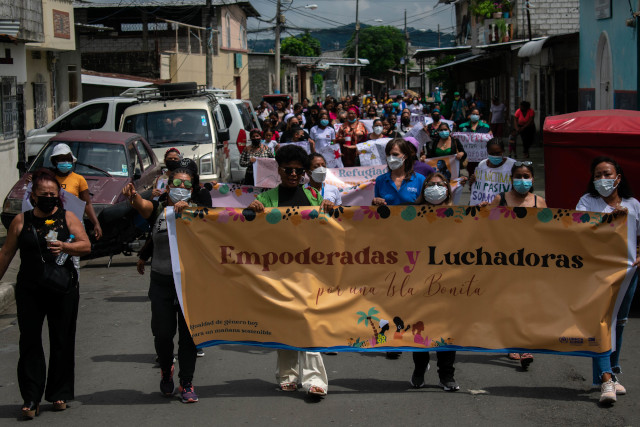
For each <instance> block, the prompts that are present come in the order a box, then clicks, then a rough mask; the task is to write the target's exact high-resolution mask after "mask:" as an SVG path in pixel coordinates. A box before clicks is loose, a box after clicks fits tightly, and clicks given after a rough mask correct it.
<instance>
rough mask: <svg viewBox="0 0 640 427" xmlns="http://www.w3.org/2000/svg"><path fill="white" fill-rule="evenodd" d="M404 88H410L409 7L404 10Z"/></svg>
mask: <svg viewBox="0 0 640 427" xmlns="http://www.w3.org/2000/svg"><path fill="white" fill-rule="evenodd" d="M404 39H405V40H404V88H405V89H409V80H408V78H407V76H408V67H409V33H408V32H407V9H405V10H404Z"/></svg>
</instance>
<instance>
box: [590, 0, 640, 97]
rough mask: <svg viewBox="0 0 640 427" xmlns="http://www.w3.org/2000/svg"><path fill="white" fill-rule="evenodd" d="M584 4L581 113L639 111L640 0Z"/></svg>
mask: <svg viewBox="0 0 640 427" xmlns="http://www.w3.org/2000/svg"><path fill="white" fill-rule="evenodd" d="M631 5H632V7H633V8H634V10H635V13H632V12H631V11H630V10H629V3H628V2H619V1H597V0H581V1H580V30H581V31H580V98H579V107H580V110H607V109H612V108H616V109H625V110H637V109H638V106H639V105H640V103H639V101H638V78H639V75H638V66H639V65H640V64H639V63H638V60H639V59H640V53H639V52H638V50H639V49H640V43H639V40H638V31H639V30H640V22H639V21H638V17H639V15H638V11H639V10H640V1H638V0H634V1H632V2H631Z"/></svg>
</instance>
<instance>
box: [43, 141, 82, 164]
mask: <svg viewBox="0 0 640 427" xmlns="http://www.w3.org/2000/svg"><path fill="white" fill-rule="evenodd" d="M67 154H71V157H72V158H73V161H74V162H75V161H77V160H78V159H76V156H74V155H73V153H72V152H71V148H69V146H68V145H67V144H58V145H56V146H55V147H53V153H51V156H49V160H51V163H53V158H54V157H56V156H66V155H67Z"/></svg>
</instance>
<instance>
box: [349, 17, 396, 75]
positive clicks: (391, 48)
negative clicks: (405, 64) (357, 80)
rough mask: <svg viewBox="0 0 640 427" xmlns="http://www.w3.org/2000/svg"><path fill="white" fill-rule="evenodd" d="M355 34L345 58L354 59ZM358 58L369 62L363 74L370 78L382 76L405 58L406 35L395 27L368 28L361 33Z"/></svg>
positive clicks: (350, 40)
mask: <svg viewBox="0 0 640 427" xmlns="http://www.w3.org/2000/svg"><path fill="white" fill-rule="evenodd" d="M354 38H355V33H354V34H353V35H352V36H351V38H350V39H349V41H348V42H347V48H346V49H345V51H344V54H345V57H347V58H354V57H355V55H356V51H355V47H356V46H355V40H354ZM359 40H360V43H359V46H358V49H359V51H358V56H359V57H360V58H366V59H368V60H369V65H367V66H366V67H365V68H364V70H363V73H364V74H366V75H369V76H380V75H382V74H384V73H385V72H386V71H387V70H388V69H390V68H393V67H395V66H396V65H398V64H399V63H400V58H402V57H403V56H404V43H405V40H404V35H403V34H402V31H400V30H399V29H397V28H395V27H389V26H382V27H367V28H365V29H363V30H361V31H360V37H359Z"/></svg>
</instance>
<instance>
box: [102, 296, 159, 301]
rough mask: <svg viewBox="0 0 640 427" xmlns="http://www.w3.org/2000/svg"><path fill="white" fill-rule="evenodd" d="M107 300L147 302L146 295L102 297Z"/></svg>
mask: <svg viewBox="0 0 640 427" xmlns="http://www.w3.org/2000/svg"><path fill="white" fill-rule="evenodd" d="M104 300H105V301H107V302H149V297H148V296H147V295H138V296H135V295H127V296H121V297H107V298H105V299H104Z"/></svg>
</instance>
